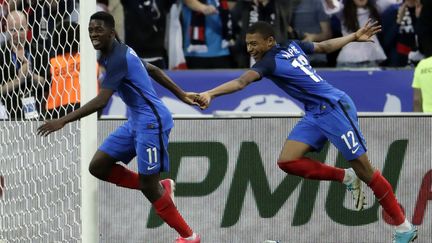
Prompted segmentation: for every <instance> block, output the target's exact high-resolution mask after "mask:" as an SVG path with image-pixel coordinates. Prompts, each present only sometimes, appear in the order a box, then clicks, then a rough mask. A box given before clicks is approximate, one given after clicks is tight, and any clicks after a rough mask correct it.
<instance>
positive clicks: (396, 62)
mask: <svg viewBox="0 0 432 243" xmlns="http://www.w3.org/2000/svg"><path fill="white" fill-rule="evenodd" d="M419 6H420V1H419V0H405V1H404V2H403V3H401V4H394V5H392V6H390V7H388V8H387V9H386V10H385V11H384V12H383V14H382V20H383V32H384V33H385V35H383V37H382V39H381V40H382V41H381V43H382V46H383V48H384V51H385V53H386V55H387V57H388V59H387V61H386V66H392V67H404V66H407V65H408V64H409V61H408V54H409V53H410V52H414V51H417V49H418V47H417V37H416V32H415V26H416V22H417V18H418V16H419V11H418V10H419Z"/></svg>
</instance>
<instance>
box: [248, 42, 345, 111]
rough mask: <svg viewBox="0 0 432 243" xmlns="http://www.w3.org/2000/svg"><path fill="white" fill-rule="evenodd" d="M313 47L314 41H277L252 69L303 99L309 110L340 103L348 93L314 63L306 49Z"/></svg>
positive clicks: (293, 95) (288, 92)
mask: <svg viewBox="0 0 432 243" xmlns="http://www.w3.org/2000/svg"><path fill="white" fill-rule="evenodd" d="M313 49H314V46H313V43H312V42H300V41H289V42H287V43H286V45H279V44H277V45H276V46H274V47H273V48H272V49H270V50H269V51H268V52H267V53H265V54H264V56H263V58H262V59H261V60H259V61H258V62H257V63H255V65H253V66H252V68H251V69H252V70H254V71H256V72H258V73H259V74H260V75H261V78H263V77H265V78H268V79H270V80H272V81H273V82H274V83H275V84H276V85H277V86H278V87H280V88H281V89H282V90H284V91H285V92H286V93H287V94H289V95H290V96H291V97H293V98H295V99H297V100H299V101H300V102H302V103H303V104H304V108H305V111H306V112H308V113H314V114H315V113H321V110H322V109H323V108H324V109H325V108H326V107H327V106H332V105H334V104H336V103H337V101H338V100H339V99H340V98H341V97H342V96H344V95H345V93H344V92H343V91H341V90H339V89H336V88H335V87H333V86H332V85H330V84H329V83H328V82H327V81H326V80H324V79H323V78H322V77H320V76H319V75H318V74H317V72H316V71H315V69H313V68H312V67H311V66H310V64H309V61H308V59H307V55H306V53H307V54H311V53H313Z"/></svg>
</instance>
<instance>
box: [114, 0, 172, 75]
mask: <svg viewBox="0 0 432 243" xmlns="http://www.w3.org/2000/svg"><path fill="white" fill-rule="evenodd" d="M172 2H173V0H139V1H128V0H121V3H122V5H123V15H124V32H125V43H126V44H127V45H128V46H130V47H131V48H132V49H134V50H135V52H136V53H137V55H138V56H139V57H141V58H143V59H144V60H145V61H146V62H149V63H151V64H153V65H155V66H157V67H159V68H163V69H164V68H166V67H167V65H166V63H167V54H166V49H165V46H164V37H165V28H166V15H167V13H168V11H169V9H170V7H171V4H172Z"/></svg>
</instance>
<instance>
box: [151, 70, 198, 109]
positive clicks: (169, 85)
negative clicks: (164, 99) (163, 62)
mask: <svg viewBox="0 0 432 243" xmlns="http://www.w3.org/2000/svg"><path fill="white" fill-rule="evenodd" d="M146 69H147V72H148V73H149V75H150V77H152V78H153V79H154V80H155V81H156V82H158V83H159V84H160V85H162V86H163V87H165V88H166V89H168V90H169V91H171V92H172V93H173V94H174V95H175V96H177V98H179V99H180V100H181V101H183V102H184V103H186V104H189V105H198V104H197V103H196V102H195V101H194V99H195V98H196V96H197V94H196V93H191V92H184V91H183V89H181V88H180V87H179V86H178V85H177V84H176V83H174V81H173V80H172V79H171V78H170V77H168V75H166V74H165V72H164V71H162V70H161V69H160V68H158V67H156V66H155V65H152V64H150V63H146Z"/></svg>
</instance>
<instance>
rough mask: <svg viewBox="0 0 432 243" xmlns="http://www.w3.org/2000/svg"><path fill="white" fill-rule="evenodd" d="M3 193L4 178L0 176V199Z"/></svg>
mask: <svg viewBox="0 0 432 243" xmlns="http://www.w3.org/2000/svg"><path fill="white" fill-rule="evenodd" d="M3 191H4V177H3V176H2V175H0V198H2V197H3Z"/></svg>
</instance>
